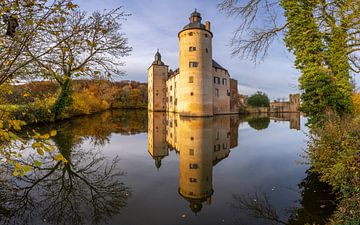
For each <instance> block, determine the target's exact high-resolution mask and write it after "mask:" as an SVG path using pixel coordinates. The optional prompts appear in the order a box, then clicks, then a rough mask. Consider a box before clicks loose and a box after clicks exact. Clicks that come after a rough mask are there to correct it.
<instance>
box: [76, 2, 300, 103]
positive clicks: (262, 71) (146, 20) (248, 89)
mask: <svg viewBox="0 0 360 225" xmlns="http://www.w3.org/2000/svg"><path fill="white" fill-rule="evenodd" d="M220 1H221V0H206V1H205V0H129V1H120V0H76V2H77V3H78V4H79V5H80V7H81V8H82V9H84V10H87V11H93V10H102V9H110V8H116V7H119V6H123V7H124V10H125V11H126V12H128V13H130V14H131V16H130V17H128V19H127V20H126V21H124V24H123V32H125V33H126V35H127V37H128V38H129V44H130V45H131V46H132V47H133V52H132V53H131V56H129V57H127V58H125V59H124V60H125V61H126V66H124V67H123V70H124V71H125V73H126V76H125V77H124V78H123V79H126V80H137V81H143V82H146V81H147V68H148V67H149V65H150V64H151V63H152V61H153V58H154V54H155V52H156V49H157V48H159V49H160V53H161V54H162V59H163V61H164V62H165V63H166V64H168V65H169V66H170V68H177V67H178V49H179V47H178V37H177V34H178V32H179V31H180V30H181V29H182V27H183V26H184V25H186V24H187V23H188V17H189V15H190V13H191V12H193V11H194V9H195V8H197V9H198V11H199V12H200V13H201V16H202V18H203V21H205V20H209V21H210V22H211V29H212V32H213V34H214V38H213V58H214V59H215V60H216V61H217V62H218V63H219V64H221V65H222V66H223V67H225V68H227V69H228V70H229V72H230V75H231V76H232V77H233V78H235V79H237V80H238V83H239V91H240V93H242V94H252V93H254V92H255V91H257V90H259V91H264V92H266V93H267V94H268V95H269V97H270V98H271V99H276V98H287V97H288V95H289V93H294V92H298V88H297V79H298V77H299V73H298V71H296V70H295V68H294V66H293V56H292V54H290V53H288V52H287V50H286V49H285V47H284V45H283V43H282V41H278V42H277V43H274V45H273V46H272V48H271V49H270V54H269V56H268V57H267V58H266V59H265V61H264V62H262V63H261V64H258V65H254V64H253V63H252V62H250V61H247V60H241V59H239V58H236V57H232V56H231V47H230V46H229V42H230V39H231V37H232V34H233V31H234V30H235V28H236V26H237V21H238V19H236V18H228V17H227V16H225V15H224V14H223V13H221V12H219V11H218V9H217V7H216V5H217V4H218V3H219V2H220Z"/></svg>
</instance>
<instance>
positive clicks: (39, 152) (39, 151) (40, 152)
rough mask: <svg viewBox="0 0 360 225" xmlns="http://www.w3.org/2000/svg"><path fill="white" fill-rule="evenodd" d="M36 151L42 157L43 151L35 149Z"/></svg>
mask: <svg viewBox="0 0 360 225" xmlns="http://www.w3.org/2000/svg"><path fill="white" fill-rule="evenodd" d="M36 151H37V153H38V154H39V155H41V156H44V150H42V149H41V148H37V149H36Z"/></svg>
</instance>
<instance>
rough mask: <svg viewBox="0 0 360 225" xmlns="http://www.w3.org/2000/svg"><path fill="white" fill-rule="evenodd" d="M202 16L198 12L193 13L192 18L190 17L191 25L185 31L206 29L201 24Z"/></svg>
mask: <svg viewBox="0 0 360 225" xmlns="http://www.w3.org/2000/svg"><path fill="white" fill-rule="evenodd" d="M201 19H202V18H201V14H200V13H199V12H198V11H196V9H195V11H194V12H192V13H191V15H190V17H189V21H190V23H189V24H187V25H186V26H185V27H184V28H183V29H184V30H185V29H189V28H202V29H205V25H204V24H202V23H201Z"/></svg>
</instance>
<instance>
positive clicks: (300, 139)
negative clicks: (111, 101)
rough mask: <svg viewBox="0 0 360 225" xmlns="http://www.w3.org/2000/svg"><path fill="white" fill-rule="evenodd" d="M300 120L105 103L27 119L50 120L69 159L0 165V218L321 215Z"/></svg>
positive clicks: (165, 220) (209, 220)
mask: <svg viewBox="0 0 360 225" xmlns="http://www.w3.org/2000/svg"><path fill="white" fill-rule="evenodd" d="M305 123H306V118H304V117H302V116H300V114H297V113H288V114H285V113H283V114H276V115H270V116H269V115H256V116H250V117H249V116H248V117H245V116H239V115H222V116H214V117H208V118H190V117H179V116H178V115H176V114H166V113H148V112H147V111H121V110H115V111H107V112H104V113H101V114H97V115H92V116H86V117H79V118H74V119H71V120H67V121H62V122H58V123H53V124H44V125H38V126H34V127H29V128H28V130H32V129H34V130H37V131H40V132H49V131H51V130H53V129H57V130H58V135H57V136H55V137H53V138H52V139H51V142H52V143H53V144H54V145H55V146H56V148H57V149H58V150H59V151H60V152H61V153H62V154H63V155H64V157H65V158H66V159H67V160H68V161H69V163H68V164H63V163H61V162H54V161H53V160H51V159H42V161H41V164H40V163H38V165H31V166H33V172H31V173H30V174H28V175H26V176H24V177H18V178H15V177H14V176H13V175H12V174H11V172H10V170H6V169H4V170H2V173H3V176H2V178H1V179H2V181H1V185H0V186H1V187H0V189H1V193H0V199H1V203H0V215H1V219H0V222H1V224H19V225H20V224H37V225H41V224H67V225H68V224H124V225H141V224H146V225H159V224H172V225H174V224H199V225H202V224H305V223H306V222H308V223H311V224H312V223H313V222H315V223H316V224H322V223H323V221H324V220H325V219H326V218H327V216H329V214H330V213H331V211H332V209H333V205H332V202H333V201H332V200H331V196H330V195H329V189H328V187H327V186H325V185H323V184H322V183H320V182H319V181H318V180H317V179H316V176H315V175H314V174H312V173H310V172H309V165H308V164H307V163H306V157H305V156H306V141H307V135H306V133H307V128H306V126H305ZM25 131H26V130H25ZM34 157H36V156H34ZM27 158H29V159H31V157H27Z"/></svg>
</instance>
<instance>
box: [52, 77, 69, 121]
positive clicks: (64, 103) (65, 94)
mask: <svg viewBox="0 0 360 225" xmlns="http://www.w3.org/2000/svg"><path fill="white" fill-rule="evenodd" d="M60 88H61V92H60V94H59V96H58V98H57V99H56V102H55V105H54V108H53V110H54V113H55V119H58V118H59V117H60V116H61V113H62V112H63V111H64V109H65V108H66V107H69V106H71V104H72V84H71V79H70V78H67V79H65V81H64V82H63V83H61V84H60Z"/></svg>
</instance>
